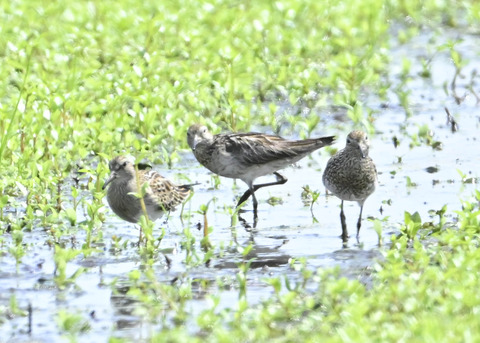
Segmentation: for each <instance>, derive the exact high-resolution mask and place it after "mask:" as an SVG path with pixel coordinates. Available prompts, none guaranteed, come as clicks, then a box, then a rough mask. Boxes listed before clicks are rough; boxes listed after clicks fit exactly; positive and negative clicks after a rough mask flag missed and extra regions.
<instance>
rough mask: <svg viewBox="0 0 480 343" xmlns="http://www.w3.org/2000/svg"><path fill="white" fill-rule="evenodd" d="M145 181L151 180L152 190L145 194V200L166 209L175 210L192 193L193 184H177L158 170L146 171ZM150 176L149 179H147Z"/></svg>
mask: <svg viewBox="0 0 480 343" xmlns="http://www.w3.org/2000/svg"><path fill="white" fill-rule="evenodd" d="M144 176H145V177H144V181H147V182H149V185H150V190H149V191H148V192H147V194H146V196H145V202H146V203H147V202H148V203H150V204H151V205H153V204H156V205H158V206H159V207H160V208H161V209H163V210H165V211H171V210H173V209H174V208H175V207H176V206H177V205H179V204H181V203H182V202H183V201H184V200H185V199H186V198H187V196H188V195H189V194H190V190H191V186H189V185H181V186H179V185H176V184H174V183H173V182H171V181H170V180H168V179H166V178H164V177H163V176H162V175H160V174H158V173H157V172H154V171H150V172H147V173H144ZM145 178H148V180H145Z"/></svg>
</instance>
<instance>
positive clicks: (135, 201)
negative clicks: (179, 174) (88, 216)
mask: <svg viewBox="0 0 480 343" xmlns="http://www.w3.org/2000/svg"><path fill="white" fill-rule="evenodd" d="M109 167H110V171H111V174H110V177H109V178H108V180H107V181H106V182H105V184H104V185H103V187H102V188H103V189H105V188H106V187H107V186H109V187H108V191H107V200H108V204H109V205H110V208H111V209H112V210H113V212H115V214H116V215H117V216H119V217H120V218H122V219H123V220H126V221H128V222H131V223H137V222H138V221H139V219H140V217H141V215H142V214H143V210H142V206H141V203H140V199H139V198H137V197H136V196H135V195H133V194H132V193H138V191H139V186H140V189H141V187H142V185H143V184H144V183H148V187H147V188H146V194H145V196H144V197H143V201H144V203H145V208H146V211H147V214H148V217H149V218H150V219H151V220H152V221H155V220H157V219H158V218H160V217H162V216H163V214H164V213H165V212H168V211H171V210H173V209H174V208H175V206H177V205H179V204H181V203H182V202H183V201H184V200H185V198H186V197H187V196H188V195H189V194H190V191H191V186H192V185H181V186H178V185H175V184H173V183H172V182H171V181H169V180H167V179H166V178H164V177H163V176H162V175H160V174H159V173H157V172H155V171H153V170H139V171H138V181H137V178H136V173H135V166H134V164H133V163H132V162H131V161H130V160H128V159H127V158H126V157H124V156H117V157H115V158H114V159H112V160H111V161H110V163H109Z"/></svg>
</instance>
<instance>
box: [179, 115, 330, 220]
mask: <svg viewBox="0 0 480 343" xmlns="http://www.w3.org/2000/svg"><path fill="white" fill-rule="evenodd" d="M187 140H188V145H189V146H190V148H191V149H192V151H193V154H194V155H195V157H196V159H197V160H198V162H200V164H202V165H203V166H205V167H206V168H207V169H209V170H210V171H212V172H213V173H215V174H218V175H220V176H224V177H229V178H233V179H240V180H242V181H243V182H245V183H246V184H247V186H248V190H247V191H246V192H245V193H244V194H243V195H242V197H241V198H240V200H239V201H238V203H237V206H239V205H240V204H242V203H243V202H245V201H246V200H247V199H248V198H249V197H250V195H251V196H252V198H253V210H254V216H255V217H256V212H257V207H258V202H257V198H256V197H255V191H256V190H258V189H259V188H262V187H266V186H273V185H280V184H284V183H285V182H287V179H286V178H285V177H284V176H282V175H281V174H280V173H278V172H277V170H279V169H283V168H285V167H287V166H289V165H290V164H293V163H295V162H297V161H299V160H300V159H302V158H303V157H305V156H307V155H308V154H310V153H311V152H313V151H315V150H317V149H320V148H321V147H324V146H327V145H330V144H332V143H333V141H334V140H335V137H333V136H330V137H322V138H313V139H304V140H286V139H284V138H282V137H279V136H275V135H268V134H263V133H257V132H249V133H224V134H218V135H212V134H211V133H210V132H209V131H208V129H207V127H206V126H203V125H200V124H194V125H192V126H190V127H189V129H188V132H187ZM271 173H273V174H274V175H275V177H276V179H277V181H275V182H269V183H263V184H259V185H254V184H253V181H254V180H255V179H256V178H258V177H260V176H264V175H267V174H271Z"/></svg>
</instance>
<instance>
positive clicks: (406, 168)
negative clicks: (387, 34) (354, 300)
mask: <svg viewBox="0 0 480 343" xmlns="http://www.w3.org/2000/svg"><path fill="white" fill-rule="evenodd" d="M426 39H427V38H426V37H420V38H419V39H418V41H417V42H413V43H412V44H411V45H409V46H408V47H405V48H401V49H399V50H398V51H396V52H395V54H396V55H395V56H396V59H397V60H398V59H400V58H401V57H402V56H409V57H411V56H412V54H413V55H421V54H422V53H424V52H423V50H422V46H423V43H424V40H426ZM473 41H474V40H473V39H472V40H470V41H468V40H466V41H465V43H463V46H462V48H463V50H464V52H465V54H466V57H467V58H468V56H467V55H470V54H473V53H472V52H471V51H474V49H473V48H472V46H471V45H472V44H473ZM475 48H476V49H478V47H475ZM471 57H472V58H473V57H474V55H472V56H471ZM392 68H393V72H394V73H395V72H399V71H400V66H399V65H398V64H395V63H393V67H392ZM471 68H473V67H470V69H466V70H465V74H469V73H470V72H471ZM412 69H413V73H412V74H415V73H416V72H417V71H419V70H420V69H421V68H420V64H418V65H412ZM431 70H432V72H433V76H432V79H431V80H427V81H425V80H423V79H421V78H413V80H412V82H411V83H410V84H409V88H410V90H411V92H412V93H411V95H410V98H409V99H410V103H411V105H412V106H411V110H412V111H413V114H414V115H413V116H412V117H411V118H408V119H406V117H405V112H404V110H403V109H402V108H401V107H400V106H399V105H398V101H397V99H396V96H395V95H394V94H393V92H392V93H391V94H390V99H391V101H390V102H389V103H388V104H386V105H387V106H384V105H385V104H383V106H382V104H380V103H378V105H377V106H374V105H371V106H373V107H376V108H377V110H378V114H377V116H376V121H375V123H374V126H375V128H376V130H377V132H376V133H375V134H374V135H372V136H371V137H370V141H371V150H370V155H371V157H372V158H373V160H374V161H375V163H376V165H377V169H378V172H379V187H378V189H377V190H376V192H375V193H374V194H373V195H372V196H370V198H368V200H367V201H366V203H365V207H364V220H363V224H362V229H361V232H360V237H359V240H358V241H357V240H356V239H355V237H354V236H355V230H356V229H355V224H356V220H357V218H358V214H359V207H358V205H357V204H356V203H345V204H346V206H345V213H346V216H347V223H348V226H349V231H350V234H351V236H352V237H351V238H350V241H349V242H348V244H347V246H344V245H343V244H342V241H341V239H340V237H339V236H340V233H341V228H340V219H339V211H340V209H339V205H340V201H339V200H338V199H337V198H335V197H333V196H326V195H325V189H324V187H323V185H322V182H321V176H322V172H323V168H324V166H325V164H326V162H327V160H328V156H327V154H326V153H325V152H324V151H321V150H320V151H317V152H315V153H314V154H312V156H311V157H310V158H305V159H304V160H302V161H301V162H300V163H298V165H296V166H295V167H290V168H287V169H285V170H283V171H282V174H283V175H285V176H286V177H287V178H288V182H287V183H286V184H285V185H281V186H273V187H267V188H263V189H261V190H259V191H258V192H257V193H256V194H257V199H258V200H259V213H258V215H259V221H258V224H257V226H256V227H255V228H248V229H247V228H245V226H244V225H242V224H241V223H240V222H237V223H236V225H235V226H234V227H232V226H231V223H232V218H231V216H230V214H229V213H228V208H231V209H232V208H233V207H234V205H235V203H236V199H238V197H239V196H241V195H242V194H243V192H244V191H245V190H246V185H244V184H243V183H242V182H241V181H237V182H236V183H235V182H234V181H233V180H230V179H225V178H221V179H220V180H221V182H220V184H219V187H218V188H217V189H214V187H213V179H212V176H211V174H210V173H209V172H208V171H207V170H206V169H205V168H203V167H201V166H200V165H199V164H198V163H197V162H196V161H195V160H194V158H193V156H192V154H191V153H190V152H185V154H184V155H183V157H184V158H183V159H182V161H181V163H180V164H179V165H177V166H176V169H174V170H163V168H162V167H161V166H156V167H155V169H156V170H158V171H160V172H161V173H162V174H163V175H164V176H166V177H169V178H171V179H173V180H178V174H183V175H185V176H186V177H188V178H189V179H191V180H192V181H195V182H199V183H200V185H198V186H196V187H195V194H194V196H193V198H192V199H191V201H190V202H189V203H188V204H187V205H186V207H185V211H186V212H188V211H191V212H192V216H191V218H190V219H188V220H186V221H184V222H183V223H182V222H181V221H180V219H179V211H177V212H174V213H171V215H170V218H169V219H168V222H165V221H162V220H161V221H159V222H158V223H157V228H159V227H164V228H165V229H166V236H165V238H164V240H163V241H162V243H161V248H162V251H163V252H164V254H165V255H167V256H168V257H169V259H170V260H171V264H170V266H167V263H166V262H165V259H164V257H163V254H160V255H159V258H158V261H157V263H156V272H157V273H158V278H159V279H160V280H162V281H164V282H171V281H172V280H174V279H175V278H184V277H185V276H187V277H191V278H198V279H207V280H211V281H213V282H212V283H211V286H209V287H207V289H206V290H205V289H203V290H200V289H199V290H198V294H197V295H196V296H195V299H194V300H192V301H190V303H189V305H188V306H189V307H190V312H191V313H193V314H195V313H199V312H200V311H202V310H203V309H205V308H207V307H209V306H210V302H209V300H208V294H210V293H214V294H215V295H217V296H219V297H220V305H219V306H220V307H233V308H235V304H236V301H237V299H238V288H237V285H236V283H235V275H236V273H238V268H237V264H238V263H241V262H242V261H243V257H242V254H241V252H240V251H241V249H242V248H244V247H247V246H248V245H249V244H253V249H252V252H251V253H250V254H249V255H248V256H247V257H246V259H251V258H254V260H253V262H252V265H251V269H250V271H249V272H248V286H247V299H248V300H249V302H250V303H251V304H255V303H258V302H259V301H261V300H262V299H265V298H267V297H269V296H270V295H271V294H272V292H273V289H272V287H271V286H268V285H267V284H266V283H265V282H264V279H265V278H267V277H277V276H281V275H287V276H288V277H289V278H291V279H292V280H294V281H295V280H297V279H299V277H300V276H299V275H298V273H297V272H295V271H294V270H293V269H292V268H291V267H290V266H289V261H290V260H291V259H300V258H306V259H307V266H308V268H311V269H312V270H315V269H317V268H330V267H340V269H341V273H342V275H344V276H347V277H352V278H360V279H362V275H363V272H362V271H363V270H364V269H365V268H367V267H369V266H371V265H372V264H373V263H374V261H375V260H376V259H378V258H380V256H381V248H379V247H378V241H379V238H378V236H377V233H376V232H375V231H374V230H373V229H372V222H371V221H370V220H368V219H367V218H378V219H381V220H385V221H384V223H383V231H382V237H383V241H384V243H386V244H388V241H389V237H390V235H392V234H398V232H399V229H400V225H401V223H402V222H403V218H404V211H408V212H411V213H413V212H416V211H418V212H419V214H420V215H421V217H422V220H424V221H427V220H436V219H435V218H430V213H429V211H431V210H439V209H441V208H442V206H443V205H445V204H446V205H447V207H448V210H449V213H453V212H452V211H454V210H460V209H461V202H460V199H468V198H469V197H470V196H471V195H472V194H473V192H474V190H475V189H476V184H475V182H476V181H477V178H478V166H479V165H480V163H479V162H480V156H479V153H478V148H477V147H476V145H477V138H476V136H477V133H478V132H479V131H478V129H479V115H478V106H477V104H476V99H475V98H474V97H472V96H471V95H470V96H467V98H466V99H465V101H464V102H463V103H462V104H461V105H457V104H455V102H454V101H453V98H452V97H451V96H447V95H446V94H445V92H444V91H443V83H444V82H445V81H448V82H449V81H450V80H451V78H452V77H453V73H454V68H453V66H452V65H451V63H450V61H449V60H448V58H446V57H445V58H443V57H438V58H435V59H433V62H432V68H431ZM462 82H463V83H462ZM466 82H467V81H465V80H464V81H461V80H460V81H459V86H458V89H459V93H462V92H463V93H465V83H466ZM477 86H478V84H477ZM477 88H478V87H477ZM467 93H468V92H467ZM369 98H371V99H375V97H374V96H369ZM371 101H373V100H371ZM445 106H447V107H448V108H449V109H450V111H451V113H452V114H453V115H454V118H455V120H456V121H457V123H458V127H459V130H458V131H457V132H452V130H451V125H450V124H449V123H447V116H446V113H445V111H444V107H445ZM336 115H338V113H336ZM322 116H324V117H325V121H326V122H328V121H330V122H331V118H329V116H330V114H329V113H323V114H322ZM331 117H333V115H332V116H331ZM347 122H348V120H347V119H345V123H347ZM424 124H426V125H428V127H429V128H430V130H431V131H432V133H433V138H434V140H436V141H440V142H441V143H442V144H441V146H442V149H441V150H435V149H433V148H432V147H431V146H428V145H426V144H425V143H422V145H420V146H417V147H414V148H411V147H410V143H411V142H412V141H411V138H409V136H410V135H413V134H416V133H418V130H419V127H420V126H422V125H424ZM337 126H338V125H337ZM343 127H344V129H343V131H336V132H332V130H330V129H329V128H328V127H325V129H324V130H322V132H320V131H319V132H316V133H315V134H316V135H326V134H336V135H337V136H338V141H337V143H336V145H335V146H336V147H337V148H339V149H340V148H343V146H344V144H345V143H344V141H345V137H346V135H347V133H348V132H349V131H350V130H351V129H353V126H350V125H349V124H345V125H344V126H343ZM394 136H395V137H397V138H398V140H399V141H400V144H399V145H398V146H397V147H395V146H394V144H393V137H394ZM431 167H434V168H433V170H431V169H428V168H431ZM432 171H434V172H433V173H432ZM461 175H466V176H467V178H469V179H470V180H469V182H464V181H465V180H462V177H461ZM407 178H408V179H409V180H410V181H411V183H413V184H414V185H413V186H409V185H408V182H407ZM265 180H268V178H266V179H265ZM470 181H473V182H470ZM258 182H262V179H259V180H258ZM306 185H308V186H309V187H310V188H311V189H312V190H317V191H319V192H320V193H321V196H320V197H319V199H318V201H317V202H316V203H315V204H314V205H313V208H312V210H310V207H309V206H306V205H305V203H304V202H303V201H302V198H301V193H302V187H303V186H306ZM270 197H277V198H280V199H281V201H282V203H281V204H278V205H275V206H271V205H269V204H268V203H267V200H268V199H269V198H270ZM212 199H213V200H212ZM210 200H212V201H211V202H210V204H209V209H208V212H207V218H208V223H209V226H210V227H211V228H212V229H213V231H212V232H211V234H210V240H211V242H212V244H213V246H214V247H215V248H214V249H215V251H216V252H217V254H216V256H214V257H213V258H212V260H211V261H210V264H209V265H208V266H206V265H200V266H198V267H194V268H190V267H188V266H186V265H185V263H184V260H185V251H183V250H182V249H181V248H180V243H181V242H182V240H183V239H184V234H183V230H184V228H185V227H188V228H190V230H191V231H192V234H193V235H194V236H195V237H196V240H197V244H196V249H198V250H199V251H201V250H200V248H199V244H198V242H199V241H200V240H201V238H202V230H197V229H196V226H197V224H198V223H200V224H202V225H203V216H202V215H200V214H199V213H197V212H196V211H198V210H199V208H200V206H201V205H202V204H207V203H208V202H209V201H210ZM251 206H252V205H251V202H250V201H249V202H248V203H247V204H246V205H245V206H244V207H243V209H244V210H246V212H245V213H243V214H242V217H243V218H244V219H245V220H246V222H247V223H248V224H249V225H250V226H252V218H253V214H252V212H251V211H250V210H251ZM448 220H449V221H455V218H454V217H452V216H450V217H449V218H448ZM157 233H158V234H159V233H160V229H157ZM103 234H104V246H100V247H99V248H101V252H99V253H96V254H94V255H93V256H90V257H88V258H86V259H85V258H82V257H78V258H76V259H75V260H74V262H72V263H70V265H69V270H68V274H71V273H73V272H74V271H75V270H77V268H78V267H80V266H82V267H85V268H87V272H86V273H85V274H83V275H82V276H80V277H79V278H78V280H77V282H76V286H75V287H69V288H67V290H65V291H58V290H57V289H56V288H55V285H54V282H53V273H54V264H53V259H52V254H53V252H52V249H53V248H51V247H50V246H48V245H46V244H45V243H44V242H45V240H46V238H47V236H48V235H47V234H46V233H45V232H43V231H42V230H41V229H38V230H34V231H33V232H30V233H25V241H26V242H27V243H28V244H29V246H30V248H29V251H28V252H27V255H26V256H25V257H24V258H23V259H22V263H20V264H19V265H18V267H17V266H16V264H15V261H14V260H13V258H11V257H10V256H4V257H2V258H1V261H2V268H1V270H0V304H2V305H3V306H8V304H9V299H10V296H11V295H12V294H15V295H16V298H17V300H18V302H19V305H20V307H21V308H23V309H25V308H26V307H27V304H28V303H31V304H32V307H33V316H32V318H33V327H32V332H33V333H32V336H31V337H32V338H34V339H37V340H39V341H44V342H53V341H58V340H59V336H58V329H57V326H56V324H55V321H54V318H55V316H56V314H57V312H58V311H59V310H61V309H66V310H68V311H69V312H75V311H78V312H79V313H81V314H82V315H84V317H85V318H91V320H90V321H89V322H90V324H91V326H92V327H91V330H90V331H89V332H88V333H86V334H83V335H82V336H81V339H82V341H105V338H106V337H108V336H110V335H115V336H120V337H128V338H130V339H142V338H146V337H148V335H149V333H151V330H154V329H155V326H153V327H152V326H150V325H148V324H146V323H145V322H142V320H141V317H139V316H138V315H137V314H136V313H135V311H134V309H135V303H132V301H131V299H129V298H127V297H125V296H124V295H122V293H121V292H120V294H118V295H113V293H112V290H111V286H110V283H111V282H112V281H113V280H114V279H115V278H117V277H119V278H120V279H121V280H120V284H122V282H124V283H126V281H127V277H126V275H127V274H128V272H129V271H131V270H135V269H138V268H139V267H140V266H141V260H140V258H139V257H138V254H137V250H136V248H135V247H134V246H133V245H132V244H133V243H134V242H136V240H137V239H138V231H137V229H136V228H135V227H134V226H133V225H131V224H128V223H125V222H123V221H121V220H120V219H119V218H117V217H116V216H115V215H114V214H113V213H111V211H110V210H107V222H106V223H105V225H104V228H103ZM114 235H116V236H119V237H122V239H123V240H129V241H130V242H131V243H132V244H128V245H127V249H126V250H125V251H122V252H120V253H119V254H118V255H115V254H113V253H112V252H110V251H109V248H110V246H111V238H112V236H114ZM75 237H76V239H77V242H76V243H74V242H73V243H72V244H78V245H81V244H83V241H82V239H84V233H82V232H78V233H77V234H76V235H75ZM221 246H224V248H223V249H220V247H221ZM217 278H221V279H222V280H224V281H225V283H227V284H230V285H231V288H230V289H223V290H218V289H217V287H216V286H215V280H216V279H217ZM126 284H127V285H128V283H126ZM311 287H314V285H311ZM27 323H28V320H27V317H21V316H20V317H13V318H11V319H9V320H7V321H6V322H5V323H3V324H1V327H0V331H1V332H2V334H1V335H0V341H1V342H3V341H8V340H9V339H11V340H12V341H25V340H28V337H29V335H28V332H27V330H28V326H27ZM190 330H192V332H194V331H195V326H194V325H192V326H191V327H190Z"/></svg>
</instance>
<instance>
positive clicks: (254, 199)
mask: <svg viewBox="0 0 480 343" xmlns="http://www.w3.org/2000/svg"><path fill="white" fill-rule="evenodd" d="M252 198H253V228H255V227H256V226H257V221H258V215H257V208H258V201H257V197H256V196H255V191H253V192H252Z"/></svg>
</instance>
